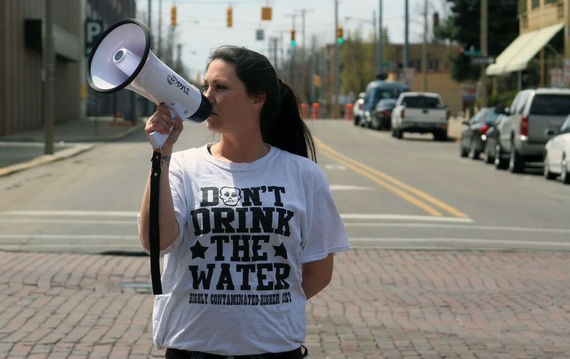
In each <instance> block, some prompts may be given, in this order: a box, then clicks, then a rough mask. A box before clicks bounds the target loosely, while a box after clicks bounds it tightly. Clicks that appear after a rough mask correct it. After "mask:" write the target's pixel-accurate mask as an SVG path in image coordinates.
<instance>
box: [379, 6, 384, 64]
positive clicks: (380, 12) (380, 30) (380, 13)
mask: <svg viewBox="0 0 570 359" xmlns="http://www.w3.org/2000/svg"><path fill="white" fill-rule="evenodd" d="M382 42H383V41H382V0H378V75H381V74H382V64H383V62H384V58H383V48H382V46H383V44H382Z"/></svg>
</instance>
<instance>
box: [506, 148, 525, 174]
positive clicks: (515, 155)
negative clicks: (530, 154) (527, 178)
mask: <svg viewBox="0 0 570 359" xmlns="http://www.w3.org/2000/svg"><path fill="white" fill-rule="evenodd" d="M509 170H510V171H511V172H512V173H522V172H523V171H524V158H523V156H522V155H521V154H520V153H519V152H518V151H517V150H516V149H515V146H514V144H512V145H511V154H510V157H509Z"/></svg>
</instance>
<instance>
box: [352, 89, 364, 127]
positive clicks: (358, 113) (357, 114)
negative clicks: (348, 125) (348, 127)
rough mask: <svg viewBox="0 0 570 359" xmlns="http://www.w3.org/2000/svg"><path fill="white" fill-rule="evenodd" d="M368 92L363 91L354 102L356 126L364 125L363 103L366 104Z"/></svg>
mask: <svg viewBox="0 0 570 359" xmlns="http://www.w3.org/2000/svg"><path fill="white" fill-rule="evenodd" d="M365 95H366V93H364V92H361V93H360V94H359V95H358V98H357V99H356V101H355V102H354V115H353V120H354V126H361V125H362V104H364V96H365Z"/></svg>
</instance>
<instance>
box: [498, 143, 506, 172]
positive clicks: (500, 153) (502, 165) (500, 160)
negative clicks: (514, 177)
mask: <svg viewBox="0 0 570 359" xmlns="http://www.w3.org/2000/svg"><path fill="white" fill-rule="evenodd" d="M503 157H504V154H503V150H502V149H501V145H500V144H498V143H497V145H496V146H495V168H496V169H498V170H504V169H507V167H508V166H509V161H508V160H507V159H505V158H503Z"/></svg>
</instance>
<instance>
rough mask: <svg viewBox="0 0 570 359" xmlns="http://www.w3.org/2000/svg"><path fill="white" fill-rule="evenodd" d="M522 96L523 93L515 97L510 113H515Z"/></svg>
mask: <svg viewBox="0 0 570 359" xmlns="http://www.w3.org/2000/svg"><path fill="white" fill-rule="evenodd" d="M520 98H521V94H520V93H519V94H518V95H517V96H516V97H515V99H514V100H513V103H511V107H510V108H509V113H510V114H513V113H515V109H516V108H517V103H518V102H519V100H520Z"/></svg>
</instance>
